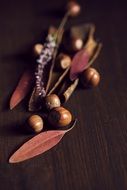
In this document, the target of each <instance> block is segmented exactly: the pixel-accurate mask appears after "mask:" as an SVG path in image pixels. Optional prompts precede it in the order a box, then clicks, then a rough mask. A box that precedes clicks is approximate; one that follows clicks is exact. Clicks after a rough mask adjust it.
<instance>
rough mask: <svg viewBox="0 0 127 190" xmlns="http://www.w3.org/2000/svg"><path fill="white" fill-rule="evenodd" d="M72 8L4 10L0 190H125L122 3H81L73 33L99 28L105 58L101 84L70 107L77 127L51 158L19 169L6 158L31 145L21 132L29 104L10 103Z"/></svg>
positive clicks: (37, 4) (0, 26) (126, 76)
mask: <svg viewBox="0 0 127 190" xmlns="http://www.w3.org/2000/svg"><path fill="white" fill-rule="evenodd" d="M66 2H67V1H58V0H49V1H43V0H37V1H34V0H28V1H25V0H22V1H16V0H15V1H7V0H5V1H1V2H0V78H1V79H0V190H6V189H7V190H42V189H46V190H65V189H66V190H105V189H106V190H124V189H127V51H126V49H127V24H126V21H127V9H126V3H124V2H122V1H119V2H118V1H117V2H115V1H113V0H112V1H109V0H108V1H99V0H96V1H91V0H90V1H83V0H82V1H80V3H81V5H82V13H81V15H80V16H79V17H77V18H75V19H73V20H71V21H70V22H69V24H70V25H75V24H78V23H84V22H94V23H95V24H96V27H97V31H96V36H97V37H99V38H100V39H101V41H102V42H103V51H102V52H101V55H100V56H99V58H98V60H97V61H96V62H95V68H97V69H98V70H99V72H100V73H101V83H100V85H99V87H98V88H96V89H93V90H81V89H80V90H78V91H76V92H75V94H74V95H73V96H72V97H71V99H70V101H69V102H68V104H67V107H68V108H70V110H71V111H72V112H73V114H74V115H75V116H76V117H77V118H78V123H77V125H76V127H75V128H74V129H73V130H72V131H71V132H70V133H68V134H67V135H66V136H65V137H64V139H63V141H62V142H61V143H60V144H59V145H57V146H56V147H55V148H53V149H52V150H50V151H48V152H46V153H45V154H43V155H41V156H38V157H36V158H34V159H31V160H28V161H25V162H23V163H20V164H15V165H11V164H8V158H9V156H10V155H11V154H12V153H13V152H14V151H15V150H16V149H17V148H18V147H19V146H20V145H21V144H22V143H23V142H25V141H26V140H27V139H29V138H30V137H31V135H28V134H26V133H25V131H24V129H23V127H22V126H23V125H24V122H25V120H26V118H27V117H28V115H29V113H28V112H27V109H26V106H27V101H28V98H26V100H25V101H24V102H22V103H21V104H20V105H19V106H18V107H16V109H14V110H13V111H10V110H9V108H8V103H9V98H10V95H11V94H12V92H13V89H14V88H15V86H16V84H17V82H18V80H19V78H20V76H21V74H22V73H23V71H24V69H25V68H27V67H28V66H30V64H31V59H29V57H28V56H27V50H29V48H30V47H31V46H32V45H33V44H34V43H36V42H39V41H40V40H41V38H42V37H41V36H43V32H44V31H45V30H46V29H47V28H48V26H49V25H51V24H55V25H58V24H59V22H60V19H61V16H60V14H59V11H57V10H61V8H62V7H64V6H65V4H66Z"/></svg>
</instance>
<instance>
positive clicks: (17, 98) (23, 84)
mask: <svg viewBox="0 0 127 190" xmlns="http://www.w3.org/2000/svg"><path fill="white" fill-rule="evenodd" d="M32 84H33V72H32V71H28V70H27V71H25V72H24V74H23V75H22V77H21V79H20V81H19V83H18V86H17V87H16V89H15V91H14V93H13V95H12V97H11V100H10V109H13V108H14V107H15V106H16V105H17V104H18V103H20V102H21V100H23V99H24V97H25V96H26V95H27V94H28V92H29V90H30V89H31V86H32Z"/></svg>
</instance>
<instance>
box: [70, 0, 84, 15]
mask: <svg viewBox="0 0 127 190" xmlns="http://www.w3.org/2000/svg"><path fill="white" fill-rule="evenodd" d="M67 10H68V12H69V15H70V16H72V17H73V16H77V15H78V14H79V13H80V10H81V7H80V5H79V4H78V3H76V2H75V1H73V0H72V1H70V2H69V3H68V4H67Z"/></svg>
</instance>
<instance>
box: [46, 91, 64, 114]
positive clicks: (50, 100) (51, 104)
mask: <svg viewBox="0 0 127 190" xmlns="http://www.w3.org/2000/svg"><path fill="white" fill-rule="evenodd" d="M60 105H61V103H60V99H59V97H58V96H57V95H56V94H50V95H48V96H46V98H45V106H46V108H47V109H48V110H51V109H53V108H57V107H60Z"/></svg>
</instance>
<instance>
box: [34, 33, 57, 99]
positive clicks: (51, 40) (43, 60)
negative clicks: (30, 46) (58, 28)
mask: <svg viewBox="0 0 127 190" xmlns="http://www.w3.org/2000/svg"><path fill="white" fill-rule="evenodd" d="M55 47H56V39H55V37H54V36H53V35H51V34H49V35H48V37H47V40H46V43H45V44H44V48H43V50H42V52H41V54H40V56H39V58H38V59H37V63H38V67H37V70H36V72H35V77H36V93H37V95H39V96H42V97H44V96H45V95H46V91H45V88H44V82H43V71H44V67H45V65H46V64H48V63H49V61H50V60H51V59H52V56H53V53H54V49H55Z"/></svg>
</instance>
